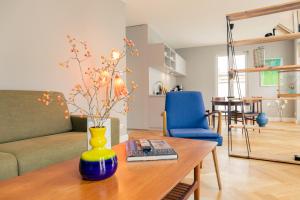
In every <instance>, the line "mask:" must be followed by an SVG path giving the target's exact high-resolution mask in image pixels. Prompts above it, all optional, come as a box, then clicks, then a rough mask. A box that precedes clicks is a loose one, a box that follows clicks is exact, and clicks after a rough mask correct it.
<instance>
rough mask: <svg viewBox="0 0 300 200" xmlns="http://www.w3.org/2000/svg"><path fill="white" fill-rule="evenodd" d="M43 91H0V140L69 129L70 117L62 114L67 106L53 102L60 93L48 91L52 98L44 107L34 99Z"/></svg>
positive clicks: (49, 133)
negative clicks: (67, 117)
mask: <svg viewBox="0 0 300 200" xmlns="http://www.w3.org/2000/svg"><path fill="white" fill-rule="evenodd" d="M43 93H44V92H42V91H11V90H0V143H5V142H13V141H16V140H22V139H27V138H33V137H39V136H44V135H51V134H56V133H62V132H67V131H71V129H72V125H71V120H70V119H65V117H64V111H65V110H66V109H68V108H67V106H66V104H65V103H64V105H63V106H61V105H59V104H58V103H57V96H58V95H60V96H61V97H62V99H63V100H64V98H63V94H61V93H58V92H49V94H50V95H51V97H53V101H52V102H51V103H50V104H49V105H48V106H45V105H44V104H42V103H41V102H39V101H38V98H39V97H41V96H42V94H43Z"/></svg>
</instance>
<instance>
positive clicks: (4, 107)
mask: <svg viewBox="0 0 300 200" xmlns="http://www.w3.org/2000/svg"><path fill="white" fill-rule="evenodd" d="M43 93H44V92H43V91H9V90H0V179H7V178H11V177H14V176H18V175H22V174H24V173H26V172H29V171H32V170H35V169H39V168H42V167H45V166H48V165H50V164H53V163H57V162H61V161H64V160H68V159H72V158H75V157H79V156H80V154H81V152H83V151H85V150H86V149H87V139H86V129H87V127H86V125H87V122H86V118H80V117H78V116H71V117H70V118H68V119H65V117H64V111H65V109H67V107H66V105H65V106H60V105H58V104H57V103H56V102H52V103H50V104H49V105H48V106H45V105H43V104H42V103H40V102H38V100H37V99H38V98H39V97H40V96H41V95H42V94H43ZM50 95H52V96H54V97H55V96H57V95H61V96H63V94H61V93H58V92H51V93H50ZM54 100H55V99H54ZM111 130H112V134H111V135H113V136H114V137H112V145H114V144H117V143H119V121H118V119H115V118H112V119H111Z"/></svg>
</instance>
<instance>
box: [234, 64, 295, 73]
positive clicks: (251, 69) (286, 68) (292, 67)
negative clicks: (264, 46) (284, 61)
mask: <svg viewBox="0 0 300 200" xmlns="http://www.w3.org/2000/svg"><path fill="white" fill-rule="evenodd" d="M233 71H235V72H239V73H245V72H262V71H300V65H284V66H277V67H267V66H266V67H257V68H255V67H249V68H245V69H233Z"/></svg>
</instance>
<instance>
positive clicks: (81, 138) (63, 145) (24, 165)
mask: <svg viewBox="0 0 300 200" xmlns="http://www.w3.org/2000/svg"><path fill="white" fill-rule="evenodd" d="M86 149H87V139H86V133H82V132H66V133H61V134H55V135H49V136H43V137H36V138H32V139H26V140H20V141H15V142H9V143H3V144H0V152H7V153H11V154H13V155H15V157H16V158H17V161H18V164H19V175H21V174H23V173H25V172H28V171H32V170H35V169H39V168H42V167H46V166H47V165H50V164H54V163H57V162H61V161H64V160H68V159H72V158H75V157H79V156H80V155H81V152H83V151H85V150H86Z"/></svg>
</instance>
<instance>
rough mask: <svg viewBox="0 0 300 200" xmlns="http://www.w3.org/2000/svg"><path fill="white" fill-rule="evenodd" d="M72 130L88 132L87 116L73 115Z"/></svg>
mask: <svg viewBox="0 0 300 200" xmlns="http://www.w3.org/2000/svg"><path fill="white" fill-rule="evenodd" d="M71 122H72V131H73V132H86V131H87V117H86V116H84V117H81V116H79V115H71Z"/></svg>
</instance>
